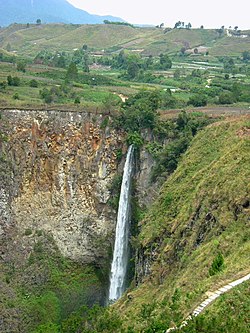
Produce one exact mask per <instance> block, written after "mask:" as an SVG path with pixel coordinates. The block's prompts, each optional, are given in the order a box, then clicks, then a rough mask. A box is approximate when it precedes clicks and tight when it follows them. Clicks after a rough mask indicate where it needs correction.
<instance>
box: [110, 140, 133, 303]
mask: <svg viewBox="0 0 250 333" xmlns="http://www.w3.org/2000/svg"><path fill="white" fill-rule="evenodd" d="M133 153H134V148H133V145H131V146H130V147H129V149H128V153H127V158H126V162H125V166H124V171H123V178H122V186H121V193H120V200H119V208H118V216H117V223H116V232H115V246H114V252H113V261H112V265H111V275H110V287H109V301H115V300H117V299H119V298H120V297H121V295H122V293H123V292H124V291H125V288H126V274H127V266H128V260H129V247H128V237H129V225H130V190H131V179H132V171H133Z"/></svg>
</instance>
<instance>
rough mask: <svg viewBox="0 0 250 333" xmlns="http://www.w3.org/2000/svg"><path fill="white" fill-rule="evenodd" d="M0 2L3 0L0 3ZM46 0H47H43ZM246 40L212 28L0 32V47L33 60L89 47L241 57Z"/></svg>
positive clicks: (67, 27) (249, 44)
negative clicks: (46, 53) (43, 53)
mask: <svg viewBox="0 0 250 333" xmlns="http://www.w3.org/2000/svg"><path fill="white" fill-rule="evenodd" d="M0 1H2V0H0ZM45 1H48V0H45ZM242 33H244V34H245V35H246V36H247V37H246V38H239V37H228V36H227V35H226V34H224V35H220V34H219V33H218V31H217V30H215V29H190V30H187V29H172V30H169V31H168V32H165V31H164V30H163V29H159V28H155V27H147V28H139V27H134V28H133V27H131V26H126V25H115V24H103V25H101V24H98V25H93V24H85V25H73V24H42V25H36V24H30V25H29V27H27V25H26V24H12V25H10V26H8V27H7V28H2V29H0V48H3V49H5V50H9V51H15V54H17V55H24V56H30V57H34V56H35V55H36V54H37V53H38V52H40V51H41V50H44V49H46V50H50V51H52V52H54V51H60V50H61V51H62V50H63V51H72V50H73V49H75V48H81V47H82V45H83V44H86V45H88V47H89V48H90V49H92V50H93V51H102V50H105V51H109V52H114V51H119V50H121V49H127V50H130V51H133V52H137V53H140V54H142V55H145V56H147V55H150V54H152V55H159V54H160V53H168V54H169V55H173V54H176V53H177V52H179V51H180V50H181V49H182V48H183V47H184V48H185V49H186V50H187V52H193V51H192V50H194V48H198V50H199V52H201V54H202V53H204V52H205V51H208V52H209V55H211V56H222V55H224V56H225V55H228V56H241V54H242V52H243V51H250V31H245V32H242Z"/></svg>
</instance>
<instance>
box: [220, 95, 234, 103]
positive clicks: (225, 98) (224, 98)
mask: <svg viewBox="0 0 250 333" xmlns="http://www.w3.org/2000/svg"><path fill="white" fill-rule="evenodd" d="M234 102H235V98H234V95H233V94H232V93H230V92H224V93H222V94H220V96H219V104H233V103H234Z"/></svg>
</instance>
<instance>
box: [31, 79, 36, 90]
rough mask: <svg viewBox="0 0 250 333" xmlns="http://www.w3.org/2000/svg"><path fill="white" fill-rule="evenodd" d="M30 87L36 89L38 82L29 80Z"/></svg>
mask: <svg viewBox="0 0 250 333" xmlns="http://www.w3.org/2000/svg"><path fill="white" fill-rule="evenodd" d="M30 87H31V88H37V87H38V82H37V80H35V79H32V80H30Z"/></svg>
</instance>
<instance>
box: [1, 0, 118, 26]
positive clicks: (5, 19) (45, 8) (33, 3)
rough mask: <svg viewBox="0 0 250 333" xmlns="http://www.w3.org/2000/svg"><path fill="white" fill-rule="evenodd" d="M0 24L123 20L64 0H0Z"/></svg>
mask: <svg viewBox="0 0 250 333" xmlns="http://www.w3.org/2000/svg"><path fill="white" fill-rule="evenodd" d="M0 12H1V16H0V25H1V26H7V25H9V24H11V23H14V22H16V23H35V22H36V20H37V19H40V20H41V21H42V22H46V23H51V22H53V23H55V22H60V23H74V24H78V23H81V24H96V23H102V22H103V21H104V20H111V21H123V20H122V19H120V18H117V17H113V16H99V15H91V14H89V13H88V12H86V11H84V10H81V9H78V8H76V7H74V6H73V5H71V4H70V3H68V2H67V1H66V0H0Z"/></svg>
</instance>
